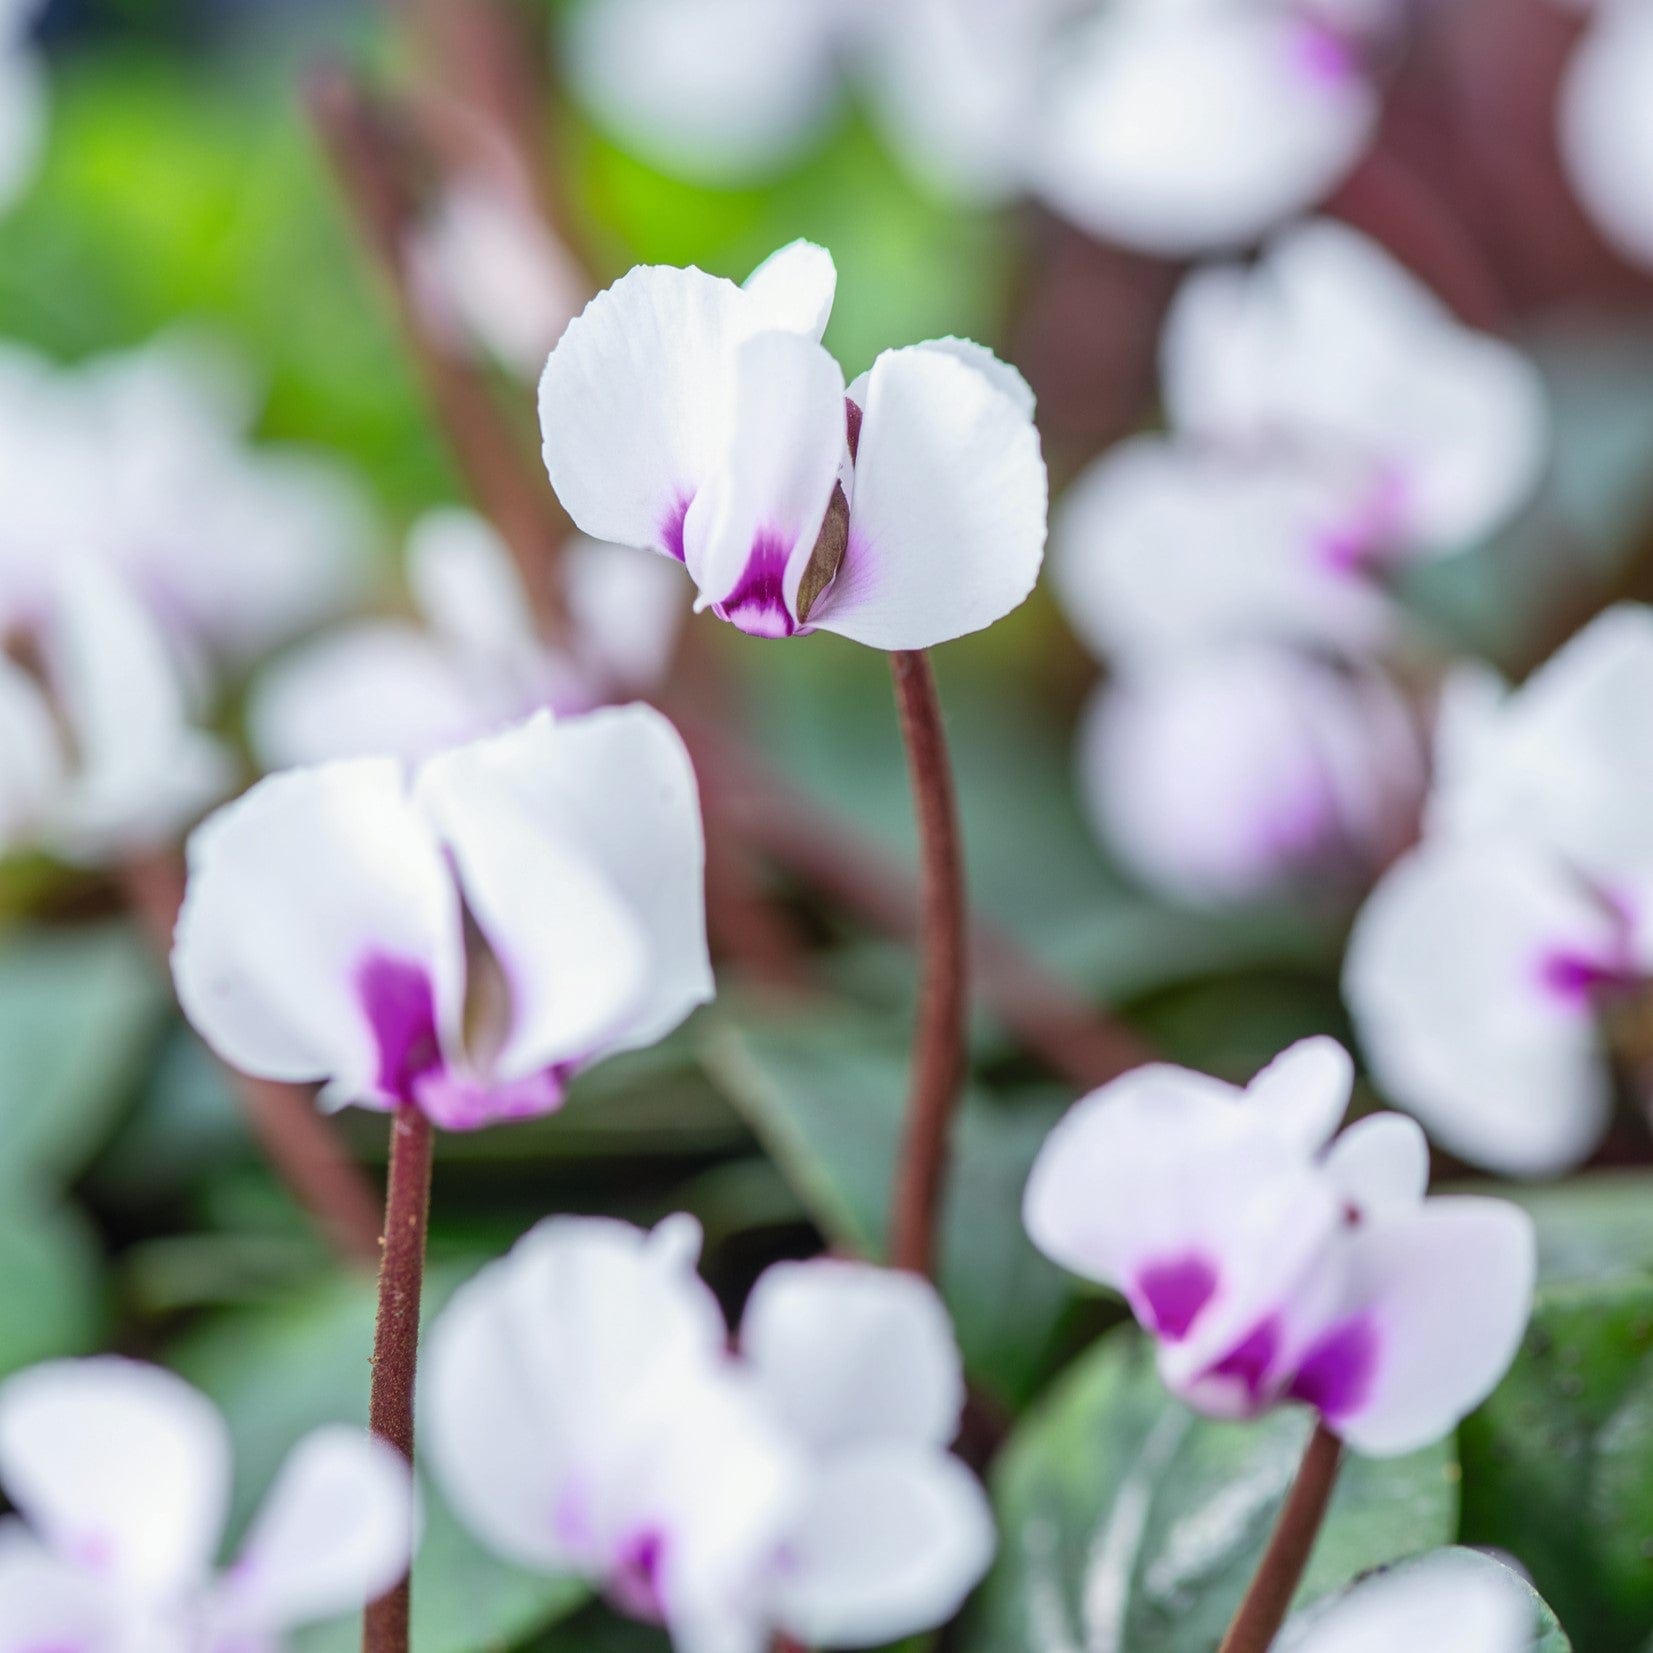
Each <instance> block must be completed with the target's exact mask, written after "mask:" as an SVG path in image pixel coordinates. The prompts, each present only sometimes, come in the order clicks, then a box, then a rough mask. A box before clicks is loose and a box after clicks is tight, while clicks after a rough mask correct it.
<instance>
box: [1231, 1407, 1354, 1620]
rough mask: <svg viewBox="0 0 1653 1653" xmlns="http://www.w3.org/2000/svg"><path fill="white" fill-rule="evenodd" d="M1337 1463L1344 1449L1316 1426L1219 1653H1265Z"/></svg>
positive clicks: (1321, 1515)
mask: <svg viewBox="0 0 1653 1653" xmlns="http://www.w3.org/2000/svg"><path fill="white" fill-rule="evenodd" d="M1342 1460H1343V1443H1342V1442H1341V1441H1340V1440H1338V1438H1337V1436H1335V1435H1334V1434H1333V1433H1332V1432H1331V1431H1330V1430H1329V1429H1328V1428H1327V1427H1326V1426H1325V1425H1324V1424H1317V1425H1316V1426H1315V1431H1314V1434H1313V1435H1311V1436H1310V1437H1309V1444H1308V1448H1307V1450H1306V1451H1305V1452H1304V1453H1303V1462H1302V1464H1301V1465H1300V1466H1299V1467H1298V1471H1297V1479H1296V1480H1295V1481H1294V1482H1293V1483H1292V1488H1291V1491H1290V1493H1289V1494H1287V1497H1286V1503H1285V1508H1284V1509H1282V1510H1281V1511H1280V1519H1279V1520H1278V1521H1277V1522H1276V1523H1275V1525H1274V1532H1273V1535H1272V1536H1271V1537H1270V1539H1269V1541H1268V1548H1267V1549H1266V1550H1265V1551H1264V1552H1263V1559H1262V1562H1261V1564H1260V1565H1259V1566H1258V1568H1257V1575H1256V1577H1255V1578H1253V1579H1252V1581H1251V1588H1250V1589H1249V1590H1247V1591H1246V1595H1245V1600H1244V1601H1242V1602H1241V1603H1240V1610H1239V1612H1237V1613H1236V1614H1235V1615H1234V1622H1233V1623H1232V1624H1231V1625H1229V1627H1228V1634H1227V1635H1226V1636H1224V1637H1223V1642H1222V1646H1221V1648H1220V1649H1218V1653H1267V1650H1268V1648H1269V1647H1270V1646H1271V1645H1272V1644H1273V1642H1274V1638H1275V1637H1276V1636H1277V1635H1278V1634H1279V1632H1280V1626H1281V1625H1282V1624H1284V1623H1285V1620H1286V1613H1287V1610H1288V1609H1289V1608H1290V1607H1291V1598H1292V1597H1293V1596H1294V1595H1296V1594H1297V1586H1298V1584H1299V1583H1301V1582H1302V1578H1303V1569H1304V1567H1305V1566H1307V1565H1308V1560H1309V1552H1310V1551H1311V1550H1312V1549H1313V1548H1314V1541H1315V1539H1316V1538H1317V1537H1318V1536H1319V1533H1320V1524H1321V1522H1323V1521H1324V1520H1325V1518H1326V1506H1327V1504H1329V1503H1330V1502H1331V1496H1332V1488H1333V1487H1334V1486H1335V1485H1336V1483H1337V1471H1338V1466H1339V1464H1340V1463H1341V1462H1342Z"/></svg>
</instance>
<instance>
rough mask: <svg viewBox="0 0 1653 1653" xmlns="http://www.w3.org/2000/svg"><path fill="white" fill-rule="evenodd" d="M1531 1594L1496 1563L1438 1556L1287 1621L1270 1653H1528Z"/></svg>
mask: <svg viewBox="0 0 1653 1653" xmlns="http://www.w3.org/2000/svg"><path fill="white" fill-rule="evenodd" d="M1535 1620H1536V1613H1535V1611H1534V1604H1533V1595H1532V1591H1531V1590H1530V1589H1529V1588H1528V1586H1527V1585H1526V1584H1525V1582H1524V1581H1523V1580H1522V1579H1521V1578H1520V1577H1519V1576H1518V1575H1517V1574H1516V1573H1514V1572H1512V1571H1511V1570H1510V1569H1509V1568H1508V1567H1506V1566H1504V1565H1503V1564H1502V1563H1501V1562H1498V1561H1495V1560H1493V1559H1492V1557H1490V1556H1486V1555H1481V1554H1478V1553H1477V1552H1475V1551H1472V1550H1437V1551H1435V1552H1434V1553H1432V1554H1430V1555H1425V1556H1422V1557H1420V1558H1419V1559H1417V1560H1414V1561H1407V1562H1403V1563H1401V1565H1399V1566H1398V1567H1394V1568H1392V1569H1389V1570H1387V1571H1384V1572H1380V1573H1374V1574H1372V1575H1371V1576H1369V1577H1367V1578H1364V1579H1362V1580H1360V1582H1359V1583H1357V1584H1355V1585H1353V1586H1352V1587H1351V1588H1350V1589H1348V1590H1346V1591H1344V1592H1343V1593H1342V1594H1340V1595H1338V1596H1335V1597H1333V1598H1332V1599H1331V1600H1330V1601H1325V1602H1321V1603H1318V1604H1317V1605H1316V1606H1314V1607H1312V1608H1310V1609H1309V1610H1308V1611H1307V1612H1306V1613H1301V1614H1298V1615H1297V1616H1295V1617H1293V1618H1292V1619H1291V1620H1290V1621H1288V1623H1287V1625H1286V1628H1285V1630H1284V1631H1283V1632H1282V1633H1281V1638H1280V1641H1279V1643H1278V1644H1277V1649H1276V1653H1395V1649H1396V1648H1415V1649H1417V1650H1418V1653H1447V1650H1448V1649H1450V1653H1529V1650H1530V1649H1531V1648H1532V1647H1533V1645H1534V1634H1535V1629H1536V1625H1535Z"/></svg>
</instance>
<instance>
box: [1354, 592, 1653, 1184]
mask: <svg viewBox="0 0 1653 1653" xmlns="http://www.w3.org/2000/svg"><path fill="white" fill-rule="evenodd" d="M1650 693H1653V611H1649V610H1648V609H1646V608H1642V607H1639V606H1634V607H1633V606H1626V607H1621V608H1616V609H1613V610H1610V611H1609V612H1608V613H1607V614H1605V615H1603V616H1601V617H1600V618H1599V619H1597V620H1596V621H1594V622H1593V623H1592V624H1591V625H1589V626H1588V627H1586V628H1585V630H1584V631H1582V632H1580V633H1579V634H1578V636H1576V637H1575V638H1574V639H1573V640H1572V641H1571V642H1570V643H1568V644H1567V645H1566V646H1565V647H1564V648H1563V649H1562V650H1561V651H1560V652H1559V653H1558V654H1557V655H1555V656H1554V658H1553V659H1551V660H1550V661H1549V662H1548V663H1547V664H1546V665H1544V666H1542V667H1541V668H1540V669H1539V670H1538V671H1537V672H1535V673H1534V674H1533V676H1532V677H1531V678H1529V679H1528V681H1527V682H1526V683H1525V684H1524V685H1523V686H1522V687H1521V688H1519V689H1517V690H1515V691H1513V692H1512V693H1506V692H1505V691H1504V690H1503V689H1502V688H1501V687H1500V686H1499V685H1498V684H1497V683H1496V682H1495V681H1493V680H1491V679H1490V676H1489V675H1487V674H1482V673H1473V674H1465V675H1463V676H1460V677H1459V678H1458V679H1456V680H1455V681H1454V682H1452V683H1451V684H1449V686H1448V695H1447V699H1446V704H1445V711H1444V714H1443V717H1442V720H1441V727H1440V735H1439V751H1438V755H1437V764H1436V768H1437V781H1436V787H1435V793H1434V795H1433V797H1432V798H1431V800H1430V807H1429V811H1428V814H1427V816H1426V836H1425V839H1424V841H1423V843H1422V844H1421V845H1420V846H1419V847H1418V848H1417V849H1416V850H1415V851H1414V852H1413V853H1412V854H1411V855H1409V856H1407V857H1406V858H1405V859H1404V860H1402V861H1401V862H1400V863H1399V864H1398V865H1397V866H1396V867H1395V868H1394V869H1393V870H1392V871H1391V872H1390V873H1389V875H1388V876H1387V877H1386V878H1385V879H1384V880H1383V882H1382V883H1380V884H1379V885H1378V887H1377V889H1376V890H1375V891H1374V892H1373V894H1372V897H1371V899H1370V900H1369V901H1368V903H1367V904H1366V907H1365V908H1364V909H1363V911H1362V913H1361V915H1360V918H1359V920H1358V921H1357V923H1356V926H1355V931H1354V935H1353V938H1352V940H1351V943H1350V948H1349V954H1348V959H1347V962H1346V965H1345V971H1344V994H1345V996H1346V998H1347V1000H1348V1004H1349V1008H1350V1010H1351V1012H1352V1013H1353V1015H1354V1018H1355V1023H1356V1026H1357V1028H1358V1030H1359V1032H1360V1036H1361V1041H1362V1044H1363V1046H1364V1047H1365V1049H1366V1052H1367V1055H1368V1059H1369V1060H1370V1062H1371V1064H1372V1069H1373V1073H1374V1075H1375V1076H1376V1078H1377V1080H1378V1082H1379V1084H1380V1085H1381V1086H1382V1087H1383V1088H1384V1090H1385V1092H1386V1093H1387V1094H1388V1095H1390V1096H1391V1097H1393V1098H1394V1100H1395V1101H1396V1102H1397V1103H1399V1104H1400V1105H1401V1106H1402V1107H1404V1108H1406V1109H1407V1110H1408V1111H1410V1112H1412V1113H1415V1114H1416V1115H1417V1116H1418V1118H1419V1119H1421V1120H1422V1121H1423V1122H1424V1124H1425V1125H1427V1126H1428V1128H1429V1130H1430V1131H1431V1133H1432V1134H1434V1135H1435V1136H1436V1137H1437V1139H1438V1140H1439V1141H1440V1142H1441V1143H1442V1144H1443V1145H1444V1146H1446V1147H1448V1148H1450V1149H1451V1150H1452V1151H1453V1152H1454V1153H1456V1154H1459V1155H1461V1156H1462V1157H1463V1158H1465V1159H1468V1160H1471V1161H1473V1162H1474V1163H1476V1164H1480V1165H1486V1166H1489V1167H1491V1168H1494V1169H1497V1170H1500V1171H1505V1172H1511V1173H1515V1174H1517V1175H1526V1176H1542V1175H1550V1174H1554V1173H1556V1172H1559V1171H1562V1170H1565V1169H1567V1168H1569V1167H1570V1166H1572V1165H1575V1164H1577V1163H1579V1162H1580V1161H1581V1160H1583V1159H1584V1158H1586V1157H1587V1156H1588V1155H1589V1154H1590V1152H1591V1151H1592V1150H1593V1149H1594V1148H1595V1147H1596V1146H1597V1144H1598V1143H1599V1142H1600V1141H1601V1138H1602V1136H1603V1134H1604V1133H1605V1131H1606V1128H1607V1123H1608V1120H1609V1117H1610V1114H1611V1108H1612V1097H1613V1070H1612V1058H1613V1056H1614V1055H1615V1054H1617V1055H1618V1056H1620V1057H1622V1058H1624V1059H1625V1061H1626V1063H1627V1066H1628V1069H1629V1072H1630V1076H1631V1077H1632V1078H1633V1079H1634V1080H1635V1082H1636V1084H1637V1085H1638V1087H1645V1084H1646V1073H1645V1068H1644V1064H1645V1061H1646V1055H1647V1053H1646V1050H1645V1048H1643V1047H1642V1045H1641V1040H1640V1038H1639V1036H1638V1033H1637V1024H1636V1017H1635V1010H1636V1006H1637V1005H1638V1003H1639V1002H1640V1000H1641V998H1642V996H1643V995H1644V993H1645V990H1646V985H1647V982H1648V979H1649V977H1650V976H1653V929H1650V927H1649V923H1648V916H1647V915H1648V910H1649V902H1650V899H1653V840H1650V838H1649V827H1648V821H1649V818H1650V817H1649V815H1648V806H1649V802H1650V801H1653V744H1650V743H1649V738H1648V731H1647V726H1646V722H1645V719H1643V718H1642V717H1641V716H1640V708H1641V707H1642V706H1644V705H1645V704H1646V703H1647V700H1646V697H1647V696H1648V695H1649V694H1650ZM1615 1047H1617V1049H1616V1050H1615Z"/></svg>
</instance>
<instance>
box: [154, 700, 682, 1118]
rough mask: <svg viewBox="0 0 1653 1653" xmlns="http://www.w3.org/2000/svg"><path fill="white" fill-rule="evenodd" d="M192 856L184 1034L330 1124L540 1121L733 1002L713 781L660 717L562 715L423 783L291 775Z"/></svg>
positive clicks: (378, 767) (183, 947)
mask: <svg viewBox="0 0 1653 1653" xmlns="http://www.w3.org/2000/svg"><path fill="white" fill-rule="evenodd" d="M189 853H190V882H189V891H188V894H187V895H186V897H185V900H184V908H183V912H182V914H181V916H180V918H179V923H178V935H177V942H176V945H175V947H174V951H173V973H174V975H175V977H176V980H177V984H178V995H179V1000H180V1002H181V1003H182V1005H183V1007H184V1011H185V1013H186V1014H187V1015H188V1016H189V1018H190V1020H191V1021H192V1022H193V1023H194V1024H195V1027H196V1029H197V1030H198V1031H199V1032H200V1033H201V1035H202V1037H204V1038H205V1039H206V1041H207V1042H208V1044H210V1045H211V1046H212V1047H213V1048H214V1049H215V1050H216V1051H217V1052H218V1053H219V1054H220V1055H221V1056H222V1057H223V1058H224V1059H225V1060H226V1061H227V1062H229V1063H230V1064H231V1065H232V1066H234V1067H237V1068H240V1069H241V1070H243V1071H244V1072H247V1073H252V1074H257V1075H259V1076H261V1077H265V1078H272V1079H283V1080H289V1081H304V1082H308V1081H316V1080H319V1081H322V1082H323V1084H324V1089H323V1093H322V1095H323V1102H324V1104H325V1105H327V1106H331V1107H341V1106H344V1105H346V1104H350V1103H354V1104H357V1105H360V1106H363V1107H369V1108H377V1109H380V1110H387V1111H388V1110H392V1109H396V1108H400V1107H404V1106H411V1107H413V1108H415V1109H417V1110H418V1111H420V1112H421V1113H423V1114H424V1115H425V1116H426V1117H428V1118H429V1119H430V1120H431V1121H432V1122H433V1123H435V1124H437V1125H440V1126H442V1127H444V1128H446V1129H449V1130H470V1129H475V1128H477V1127H479V1126H483V1125H489V1124H493V1123H496V1122H499V1121H502V1120H510V1119H523V1118H530V1117H533V1116H534V1115H537V1114H542V1113H547V1112H550V1111H552V1110H553V1109H555V1108H557V1107H558V1106H560V1105H561V1102H562V1098H563V1093H564V1090H565V1088H566V1085H567V1082H568V1080H569V1078H570V1077H571V1076H572V1075H573V1074H574V1073H576V1072H578V1071H579V1070H580V1069H581V1068H583V1067H585V1066H587V1065H589V1064H590V1063H591V1062H594V1061H597V1060H599V1059H601V1058H602V1057H603V1056H605V1055H608V1054H610V1053H611V1052H614V1051H618V1050H629V1049H633V1048H636V1047H638V1046H642V1045H648V1044H652V1043H653V1042H654V1041H656V1040H657V1039H659V1038H661V1037H663V1036H664V1035H665V1034H666V1033H668V1032H670V1031H671V1029H672V1028H674V1027H676V1026H677V1024H678V1023H679V1022H681V1021H682V1020H683V1018H684V1017H685V1016H686V1015H687V1014H688V1013H689V1011H690V1010H692V1009H693V1008H694V1007H695V1006H696V1005H698V1004H701V1003H703V1002H705V1001H706V1000H707V999H709V998H710V997H711V994H712V977H711V968H710V964H709V962H708V960H707V955H706V939H705V917H704V904H703V894H702V888H701V877H702V871H701V869H702V861H703V848H702V842H701V828H700V815H699V806H698V802H697V799H696V791H695V781H694V775H693V772H692V770H691V769H690V767H689V760H688V756H687V754H686V753H685V752H684V750H683V746H682V743H681V741H679V739H678V737H677V734H676V732H675V731H674V730H673V729H672V727H671V725H670V724H669V723H667V722H666V720H665V719H664V718H663V717H661V716H660V715H659V714H658V713H656V712H652V711H650V710H648V709H647V708H644V707H635V706H634V707H627V708H624V709H616V710H607V711H600V712H595V713H592V714H590V715H589V716H587V717H582V718H569V719H566V720H563V721H553V720H552V718H551V717H550V716H549V715H548V714H543V713H542V714H540V715H539V716H536V717H535V718H533V719H531V720H530V721H529V722H527V723H525V724H523V725H522V726H521V727H519V728H516V729H513V730H510V731H508V732H506V733H505V734H502V735H496V736H493V737H491V738H490V739H487V740H483V741H479V742H476V743H475V744H473V745H470V746H467V747H462V748H458V749H456V750H454V751H450V752H447V753H443V754H441V755H439V756H437V757H434V758H431V759H430V760H428V761H427V762H426V763H425V764H424V765H423V766H422V767H420V768H419V769H418V770H417V772H416V773H415V774H414V775H413V776H412V778H411V780H410V779H409V778H408V776H407V775H406V774H405V772H404V769H403V767H402V765H401V764H399V763H398V762H396V761H395V760H392V759H374V758H364V759H358V760H354V761H350V762H340V763H336V764H329V765H323V766H321V767H319V768H315V769H300V770H293V771H290V772H288V773H286V774H283V775H277V776H273V777H271V778H269V779H267V780H265V781H263V782H261V783H260V784H259V785H257V786H255V787H254V788H253V789H252V790H251V791H250V792H249V793H247V795H246V796H245V797H243V798H241V799H239V800H238V801H236V802H235V803H233V804H230V805H227V806H226V807H225V808H224V809H222V810H221V811H219V813H218V814H217V815H215V816H213V817H212V818H211V819H210V820H208V821H207V822H206V823H205V825H203V826H202V827H201V828H200V829H199V830H198V831H197V832H196V833H195V834H194V836H193V837H192V838H191V840H190V845H189Z"/></svg>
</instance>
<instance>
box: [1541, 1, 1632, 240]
mask: <svg viewBox="0 0 1653 1653" xmlns="http://www.w3.org/2000/svg"><path fill="white" fill-rule="evenodd" d="M1649 84H1653V13H1650V12H1649V9H1648V8H1647V7H1646V6H1643V5H1638V4H1636V3H1635V0H1624V3H1621V4H1613V5H1603V6H1599V7H1597V8H1595V10H1594V14H1593V15H1592V17H1591V20H1590V24H1589V27H1588V29H1587V30H1586V31H1585V34H1584V38H1583V40H1581V41H1580V43H1579V45H1578V47H1577V49H1576V51H1575V52H1574V55H1573V59H1572V62H1571V64H1570V65H1569V66H1568V69H1567V74H1566V78H1565V79H1564V80H1563V82H1562V86H1561V103H1560V110H1559V115H1560V137H1561V156H1562V160H1563V161H1564V162H1565V164H1566V168H1567V175H1568V177H1569V179H1570V180H1571V182H1572V186H1573V188H1574V190H1575V191H1576V192H1577V194H1578V198H1579V200H1580V201H1582V202H1583V204H1584V207H1585V210H1586V211H1587V212H1588V213H1589V214H1590V217H1591V218H1592V219H1593V220H1594V222H1595V224H1596V226H1597V227H1598V228H1599V229H1600V230H1601V232H1602V234H1603V235H1605V236H1606V237H1607V239H1608V240H1609V241H1611V242H1612V244H1613V245H1614V246H1615V247H1616V248H1617V249H1618V250H1619V252H1621V253H1622V254H1624V256H1625V257H1626V258H1629V259H1633V260H1634V261H1635V262H1636V263H1638V264H1642V265H1650V264H1653V223H1650V222H1649V216H1648V212H1647V203H1648V200H1649V199H1650V198H1653V100H1650V99H1649V98H1648V95H1647V88H1648V86H1649Z"/></svg>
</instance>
